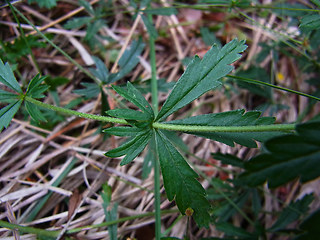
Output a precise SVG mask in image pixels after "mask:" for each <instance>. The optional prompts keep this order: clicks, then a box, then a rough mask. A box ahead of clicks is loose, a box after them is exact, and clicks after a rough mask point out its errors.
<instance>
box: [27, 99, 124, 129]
mask: <svg viewBox="0 0 320 240" xmlns="http://www.w3.org/2000/svg"><path fill="white" fill-rule="evenodd" d="M24 100H25V101H28V102H30V103H33V104H36V105H38V106H39V107H44V108H47V109H50V110H53V111H56V112H60V113H64V114H67V115H73V116H78V117H82V118H88V119H92V120H97V121H101V122H111V123H119V124H129V123H128V122H127V121H126V120H124V119H120V118H113V117H106V116H101V115H95V114H89V113H82V112H78V111H75V110H71V109H67V108H63V107H57V106H54V105H51V104H47V103H43V102H40V101H38V100H36V99H34V98H31V97H28V96H25V97H24Z"/></svg>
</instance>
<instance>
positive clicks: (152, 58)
mask: <svg viewBox="0 0 320 240" xmlns="http://www.w3.org/2000/svg"><path fill="white" fill-rule="evenodd" d="M148 18H149V21H150V22H152V16H151V15H150V14H148ZM149 47H150V65H151V96H152V100H151V101H152V108H153V111H154V113H155V115H157V114H158V107H159V103H158V83H157V67H156V48H155V39H154V37H153V36H151V34H149ZM153 179H154V180H153V181H154V198H155V201H154V208H155V235H156V240H160V238H161V215H160V211H161V210H160V203H161V198H160V197H161V196H160V167H159V163H158V159H154V178H153Z"/></svg>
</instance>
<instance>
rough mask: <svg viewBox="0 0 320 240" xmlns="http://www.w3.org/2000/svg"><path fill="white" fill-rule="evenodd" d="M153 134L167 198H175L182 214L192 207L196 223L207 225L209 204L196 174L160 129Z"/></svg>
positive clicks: (170, 199)
mask: <svg viewBox="0 0 320 240" xmlns="http://www.w3.org/2000/svg"><path fill="white" fill-rule="evenodd" d="M154 136H155V142H156V147H157V155H158V157H159V161H160V167H161V172H162V176H163V181H164V187H165V190H166V193H167V197H168V200H169V201H172V200H173V199H175V201H176V204H177V206H178V208H179V210H180V212H181V213H182V214H185V211H186V210H187V208H192V209H193V210H194V214H193V217H194V219H195V221H196V223H197V224H198V225H199V226H208V224H209V221H210V216H209V213H208V210H209V207H210V204H209V202H208V200H207V199H206V191H205V190H204V189H203V187H202V186H201V184H200V183H199V182H198V181H197V180H196V178H197V177H198V175H197V174H196V173H195V172H194V171H193V170H192V168H191V167H190V166H189V165H188V163H187V162H186V161H185V159H184V158H183V157H182V156H181V154H180V153H179V152H178V151H177V150H176V148H175V147H174V146H173V145H172V144H171V142H170V141H169V139H168V138H167V137H166V136H165V135H164V134H163V133H162V132H161V131H155V134H154Z"/></svg>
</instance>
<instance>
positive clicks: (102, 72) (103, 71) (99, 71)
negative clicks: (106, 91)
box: [89, 56, 109, 83]
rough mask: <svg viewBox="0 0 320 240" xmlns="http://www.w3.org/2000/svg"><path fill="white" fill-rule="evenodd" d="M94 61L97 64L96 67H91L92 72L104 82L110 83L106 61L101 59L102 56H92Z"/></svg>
mask: <svg viewBox="0 0 320 240" xmlns="http://www.w3.org/2000/svg"><path fill="white" fill-rule="evenodd" d="M92 59H93V61H94V63H95V64H96V67H97V68H96V69H93V68H90V69H89V70H90V72H91V73H92V74H93V75H94V76H96V77H97V78H98V79H100V81H101V82H103V83H108V79H109V70H108V69H107V68H106V65H105V64H104V62H102V61H101V60H100V58H97V57H94V56H92Z"/></svg>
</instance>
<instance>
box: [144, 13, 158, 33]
mask: <svg viewBox="0 0 320 240" xmlns="http://www.w3.org/2000/svg"><path fill="white" fill-rule="evenodd" d="M141 18H142V21H143V23H144V25H145V26H146V28H147V31H148V33H149V34H150V36H151V37H153V38H157V37H158V32H157V30H156V28H155V27H154V26H153V24H152V22H151V21H150V20H149V19H148V17H147V16H145V15H141Z"/></svg>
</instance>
